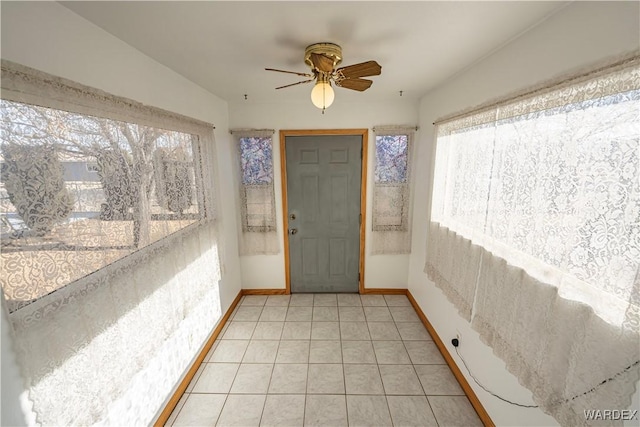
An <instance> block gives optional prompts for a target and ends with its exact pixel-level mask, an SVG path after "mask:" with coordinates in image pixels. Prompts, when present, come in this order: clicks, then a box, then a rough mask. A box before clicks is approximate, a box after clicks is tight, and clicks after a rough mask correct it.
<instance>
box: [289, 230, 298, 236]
mask: <svg viewBox="0 0 640 427" xmlns="http://www.w3.org/2000/svg"><path fill="white" fill-rule="evenodd" d="M297 232H298V229H297V228H290V229H289V234H291V235H294V234H296V233H297Z"/></svg>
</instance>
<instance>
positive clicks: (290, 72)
mask: <svg viewBox="0 0 640 427" xmlns="http://www.w3.org/2000/svg"><path fill="white" fill-rule="evenodd" d="M265 70H267V71H277V72H278V73H287V74H295V75H296V76H302V77H313V74H309V73H297V72H295V71H285V70H276V69H275V68H265Z"/></svg>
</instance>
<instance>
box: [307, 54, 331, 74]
mask: <svg viewBox="0 0 640 427" xmlns="http://www.w3.org/2000/svg"><path fill="white" fill-rule="evenodd" d="M310 59H311V62H312V63H313V65H314V67H316V68H317V69H318V70H320V71H324V72H325V73H330V72H332V71H333V59H331V58H329V57H328V56H324V55H321V54H319V53H312V54H311V56H310Z"/></svg>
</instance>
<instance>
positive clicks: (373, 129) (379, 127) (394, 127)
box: [371, 126, 419, 132]
mask: <svg viewBox="0 0 640 427" xmlns="http://www.w3.org/2000/svg"><path fill="white" fill-rule="evenodd" d="M376 129H378V130H380V131H383V132H384V131H385V130H391V129H413V130H415V131H417V130H418V129H419V127H418V126H378V127H375V126H374V127H373V128H372V129H371V130H372V131H374V132H377V130H376Z"/></svg>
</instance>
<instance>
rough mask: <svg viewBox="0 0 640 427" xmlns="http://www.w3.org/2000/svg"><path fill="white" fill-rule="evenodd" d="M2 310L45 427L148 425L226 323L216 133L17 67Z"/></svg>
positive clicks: (8, 100) (10, 91)
mask: <svg viewBox="0 0 640 427" xmlns="http://www.w3.org/2000/svg"><path fill="white" fill-rule="evenodd" d="M1 84H2V100H1V101H0V107H1V110H0V111H1V116H0V119H1V122H0V132H1V144H2V146H1V149H2V150H1V154H2V182H1V185H0V191H1V192H2V200H1V203H2V204H1V205H0V209H1V210H0V216H1V218H2V239H1V241H2V254H1V256H0V262H1V264H0V268H1V269H2V280H1V283H2V288H3V298H4V299H5V301H6V305H7V307H8V309H9V311H10V312H11V314H10V320H11V323H12V326H13V332H14V340H15V351H16V355H17V360H18V362H19V364H20V366H21V370H22V375H23V377H24V380H25V387H26V389H27V390H28V392H29V398H30V400H31V401H32V402H33V411H34V412H35V414H36V417H37V422H38V423H40V424H42V425H88V424H105V425H106V424H118V425H134V424H135V425H137V424H149V423H150V422H152V421H153V418H154V417H155V415H156V411H158V410H159V409H160V408H161V407H162V405H163V404H164V402H165V400H166V398H167V396H168V395H169V394H170V393H171V392H172V389H173V387H174V385H175V384H177V383H178V382H179V380H180V378H181V376H182V375H183V373H184V372H185V370H186V369H187V368H188V366H189V364H190V363H191V359H192V358H193V356H194V355H195V354H197V352H198V350H199V348H200V347H201V346H202V345H203V344H204V342H205V341H206V339H207V337H208V335H209V334H210V332H211V330H212V326H213V325H215V323H216V322H217V321H218V320H219V318H220V317H221V307H220V301H219V291H218V281H219V279H220V271H219V265H220V264H219V257H218V249H217V237H216V236H217V232H216V222H215V221H213V220H214V219H215V215H214V214H215V212H214V204H213V195H214V190H213V189H214V188H215V185H216V183H215V182H214V181H213V176H214V160H215V148H214V142H213V127H212V126H211V125H209V124H206V123H204V122H199V121H197V120H193V119H190V118H186V117H182V116H179V115H177V114H173V113H170V112H166V111H163V110H159V109H155V108H151V107H145V106H143V105H141V104H138V103H135V102H133V101H130V100H127V99H124V98H119V97H115V96H111V95H109V94H106V93H104V92H101V91H98V90H95V89H92V88H88V87H86V86H82V85H79V84H77V83H74V82H71V81H68V80H64V79H60V78H57V77H55V76H51V75H48V74H45V73H42V72H39V71H37V70H33V69H30V68H27V67H24V66H20V65H18V64H14V63H11V62H8V61H3V62H2V80H1Z"/></svg>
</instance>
